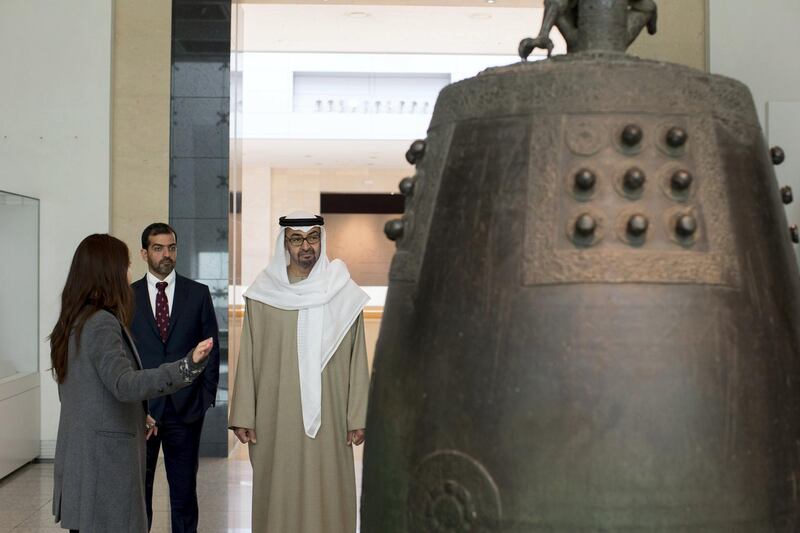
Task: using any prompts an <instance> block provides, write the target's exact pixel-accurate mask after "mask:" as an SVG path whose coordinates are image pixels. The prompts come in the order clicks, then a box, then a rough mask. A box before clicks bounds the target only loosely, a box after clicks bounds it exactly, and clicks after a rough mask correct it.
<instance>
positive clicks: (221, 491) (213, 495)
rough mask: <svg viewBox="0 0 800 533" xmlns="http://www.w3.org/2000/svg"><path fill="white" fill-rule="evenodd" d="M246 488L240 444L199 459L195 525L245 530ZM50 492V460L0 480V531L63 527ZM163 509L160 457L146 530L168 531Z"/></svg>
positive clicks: (207, 532)
mask: <svg viewBox="0 0 800 533" xmlns="http://www.w3.org/2000/svg"><path fill="white" fill-rule="evenodd" d="M362 449H363V447H357V448H355V452H354V458H355V467H356V479H357V480H358V481H357V484H356V486H357V490H358V494H359V495H360V492H361V482H360V481H361V467H362V455H361V454H362ZM162 459H163V458H162ZM252 491H253V475H252V470H251V467H250V461H249V459H248V456H247V448H246V447H245V446H237V447H236V448H234V450H233V451H232V452H231V455H230V456H229V457H228V458H227V459H224V458H222V459H221V458H203V459H201V460H200V470H199V472H198V476H197V499H198V503H199V506H200V527H199V531H200V532H202V533H244V532H249V531H250V511H251V509H252ZM52 495H53V465H52V464H48V463H36V464H30V465H27V466H25V467H23V468H21V469H19V470H18V471H16V472H14V473H13V474H11V475H9V476H7V477H5V478H3V479H2V480H0V533H57V532H61V533H63V532H64V530H63V529H61V528H59V527H58V525H57V524H55V523H54V522H53V516H52V514H51V507H52ZM357 501H359V502H360V497H359V498H358V500H357ZM169 509H170V507H169V487H168V486H167V479H166V474H165V472H164V466H163V460H161V461H159V466H158V470H157V472H156V479H155V485H154V487H153V527H152V529H151V532H152V533H169V531H170V511H169Z"/></svg>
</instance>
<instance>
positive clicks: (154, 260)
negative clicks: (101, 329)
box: [131, 223, 219, 533]
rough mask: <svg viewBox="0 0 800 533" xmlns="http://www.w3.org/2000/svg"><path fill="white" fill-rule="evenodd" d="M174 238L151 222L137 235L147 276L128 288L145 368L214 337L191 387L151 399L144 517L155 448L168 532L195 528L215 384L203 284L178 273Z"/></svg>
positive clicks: (213, 328) (210, 310)
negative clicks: (163, 474) (203, 441)
mask: <svg viewBox="0 0 800 533" xmlns="http://www.w3.org/2000/svg"><path fill="white" fill-rule="evenodd" d="M177 241H178V237H177V235H176V234H175V230H173V229H172V228H171V227H170V226H169V225H167V224H162V223H156V224H150V225H149V226H147V227H146V228H145V230H144V232H142V251H141V256H142V259H144V260H145V261H146V262H147V269H148V272H147V274H146V275H145V277H143V278H142V279H140V280H138V281H136V282H135V283H133V285H132V287H133V291H134V294H135V295H136V312H135V313H134V317H133V324H132V327H131V332H132V333H133V337H134V339H135V342H136V345H137V347H138V349H139V353H140V354H141V359H142V365H143V367H144V368H156V367H158V366H159V365H161V364H163V363H166V362H170V361H177V360H179V359H180V358H182V357H185V356H186V354H187V353H189V351H190V350H191V349H192V348H193V347H194V346H196V345H197V343H198V342H200V341H201V340H203V339H207V338H209V337H212V338H213V339H214V348H213V351H212V352H211V353H210V354H209V357H208V365H207V366H206V368H205V370H204V371H203V375H202V376H200V377H198V379H196V380H195V381H194V383H192V385H191V386H189V387H186V388H185V389H182V390H180V391H178V392H176V393H174V394H171V395H169V396H163V397H161V398H157V399H155V400H150V416H151V417H152V419H151V418H148V424H151V423H154V424H156V428H155V431H154V432H153V434H152V436H151V437H150V438H149V439H148V441H147V478H146V485H145V486H146V497H147V502H146V503H147V520H148V526H150V525H152V522H153V478H154V477H155V470H156V465H157V464H158V454H159V449H160V448H161V447H162V446H163V448H164V467H165V468H166V471H167V481H168V483H169V498H170V507H171V509H172V531H173V533H190V532H196V531H197V522H198V507H197V490H196V487H197V469H198V465H199V448H200V433H201V430H202V428H203V418H204V417H205V413H206V410H207V409H208V408H209V407H210V406H211V405H213V404H214V398H215V397H216V394H217V383H218V381H219V338H218V336H219V331H218V329H217V319H216V316H215V315H214V307H213V305H212V304H211V294H210V293H209V290H208V287H207V286H205V285H203V284H201V283H197V282H196V281H193V280H190V279H188V278H184V277H183V276H179V275H177V273H176V272H175V261H176V257H177Z"/></svg>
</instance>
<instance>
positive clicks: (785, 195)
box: [781, 185, 794, 205]
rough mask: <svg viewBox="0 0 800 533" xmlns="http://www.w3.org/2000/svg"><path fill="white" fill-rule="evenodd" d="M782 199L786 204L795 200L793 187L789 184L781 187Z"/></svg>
mask: <svg viewBox="0 0 800 533" xmlns="http://www.w3.org/2000/svg"><path fill="white" fill-rule="evenodd" d="M781 200H783V203H784V204H787V205H788V204H790V203H792V202H793V201H794V194H792V188H791V187H789V186H788V185H787V186H786V187H783V188H781Z"/></svg>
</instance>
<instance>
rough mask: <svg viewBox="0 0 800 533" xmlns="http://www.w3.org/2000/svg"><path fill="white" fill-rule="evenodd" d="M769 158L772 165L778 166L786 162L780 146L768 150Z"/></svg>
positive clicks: (784, 153)
mask: <svg viewBox="0 0 800 533" xmlns="http://www.w3.org/2000/svg"><path fill="white" fill-rule="evenodd" d="M769 156H770V157H771V158H772V164H773V165H780V164H781V163H783V162H784V161H785V160H786V152H784V151H783V148H781V147H780V146H773V147H772V148H770V149H769Z"/></svg>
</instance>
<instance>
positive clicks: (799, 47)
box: [708, 0, 800, 157]
mask: <svg viewBox="0 0 800 533" xmlns="http://www.w3.org/2000/svg"><path fill="white" fill-rule="evenodd" d="M708 23H709V59H710V70H711V72H712V73H714V74H722V75H724V76H730V77H732V78H736V79H738V80H740V81H743V82H744V83H746V84H747V85H748V86H749V87H750V90H751V91H752V92H753V97H754V98H755V100H756V107H757V108H758V113H759V117H760V118H761V121H762V124H763V123H764V120H765V116H766V107H767V102H770V101H778V102H780V101H784V102H785V101H798V100H800V55H798V51H800V31H798V25H800V1H798V0H758V1H757V2H754V1H753V0H709V22H708ZM797 157H800V154H798V155H797Z"/></svg>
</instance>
